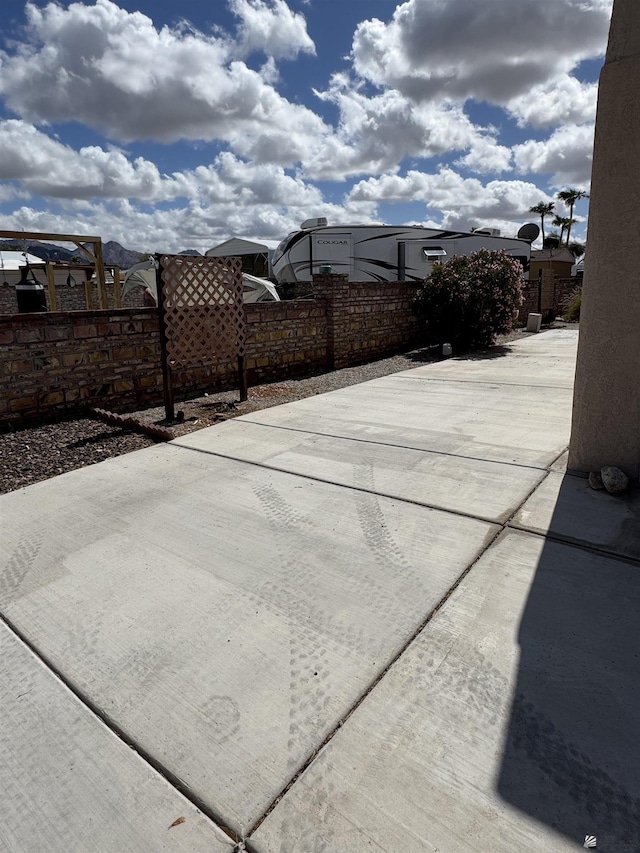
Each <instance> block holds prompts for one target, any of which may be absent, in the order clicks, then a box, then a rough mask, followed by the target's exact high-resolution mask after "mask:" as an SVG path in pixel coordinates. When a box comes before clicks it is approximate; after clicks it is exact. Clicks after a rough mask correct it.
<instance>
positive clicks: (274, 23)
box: [0, 0, 611, 251]
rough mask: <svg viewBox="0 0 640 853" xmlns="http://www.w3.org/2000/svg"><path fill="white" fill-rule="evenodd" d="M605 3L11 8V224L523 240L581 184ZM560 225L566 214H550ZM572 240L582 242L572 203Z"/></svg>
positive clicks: (128, 231) (82, 229)
mask: <svg viewBox="0 0 640 853" xmlns="http://www.w3.org/2000/svg"><path fill="white" fill-rule="evenodd" d="M610 13H611V0H519V2H518V3H517V4H514V3H513V2H512V0H407V2H404V3H400V4H398V3H395V2H392V0H288V2H287V0H208V2H205V0H192V2H189V3H187V4H184V3H183V4H178V3H174V2H159V0H118V2H112V0H97V2H90V3H89V2H86V3H81V2H76V3H58V4H53V3H42V2H34V3H27V4H25V3H24V2H18V0H4V3H3V16H2V23H1V24H0V223H1V224H0V227H1V228H3V229H11V230H21V229H24V230H31V231H34V230H40V231H55V232H70V233H83V234H99V235H101V236H102V238H103V239H104V240H105V241H106V240H111V239H114V240H117V241H118V242H120V243H122V244H123V245H125V246H127V247H128V248H133V249H137V250H139V251H158V250H164V251H179V250H181V249H185V248H196V249H199V250H206V249H207V248H210V247H211V246H213V245H215V244H217V243H219V242H222V241H223V240H225V239H227V238H228V237H230V236H241V237H246V238H253V239H260V240H264V241H266V242H268V243H269V244H271V245H273V244H275V243H277V242H278V241H279V240H280V239H281V238H282V237H283V236H284V235H285V234H287V233H288V232H289V231H291V230H293V229H295V228H296V227H298V225H299V223H300V222H301V221H302V220H303V219H306V218H308V217H312V216H326V217H327V219H328V220H329V222H330V223H335V224H347V223H352V224H356V223H365V222H386V223H389V224H403V223H411V224H428V225H435V226H444V227H453V228H463V229H470V228H471V227H474V226H485V227H486V226H492V227H498V228H500V229H501V231H502V233H503V234H506V235H513V234H515V233H516V231H517V230H518V228H519V226H520V225H521V224H522V223H523V222H525V221H527V220H530V219H532V218H535V217H532V216H531V215H530V214H528V213H527V211H528V209H529V207H531V206H532V205H534V204H536V203H537V202H539V201H551V200H553V199H554V197H555V194H556V193H557V192H558V190H560V189H564V188H567V187H576V188H580V189H587V190H588V185H589V176H590V170H591V148H592V144H593V123H594V118H595V107H596V96H597V79H598V74H599V71H600V68H601V65H602V60H603V56H604V50H605V47H606V37H607V30H608V23H609V17H610ZM556 207H557V212H558V213H559V214H560V215H566V213H567V211H566V210H565V209H563V207H562V205H561V204H559V203H557V204H556ZM574 215H577V218H578V220H579V222H578V224H577V225H576V226H575V228H574V236H576V237H584V235H585V233H586V217H587V202H586V201H585V202H580V203H579V205H578V207H577V208H576V211H575V214H574Z"/></svg>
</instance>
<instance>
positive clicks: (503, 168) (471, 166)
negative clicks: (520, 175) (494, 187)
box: [455, 136, 513, 175]
mask: <svg viewBox="0 0 640 853" xmlns="http://www.w3.org/2000/svg"><path fill="white" fill-rule="evenodd" d="M512 156H513V155H512V152H511V149H510V148H507V147H506V146H505V145H499V144H498V143H497V142H496V140H495V139H494V138H493V137H491V136H478V138H476V139H474V141H473V142H472V144H471V148H470V150H469V152H468V154H465V156H464V157H461V158H460V159H459V160H457V161H456V163H455V165H456V166H463V167H464V168H465V169H468V170H469V171H471V172H475V173H476V174H478V175H489V174H492V173H496V172H509V171H511V168H512V167H511V160H512Z"/></svg>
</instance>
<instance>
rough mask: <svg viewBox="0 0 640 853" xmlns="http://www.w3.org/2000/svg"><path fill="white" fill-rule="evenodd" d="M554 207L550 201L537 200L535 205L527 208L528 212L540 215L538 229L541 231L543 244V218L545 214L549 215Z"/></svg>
mask: <svg viewBox="0 0 640 853" xmlns="http://www.w3.org/2000/svg"><path fill="white" fill-rule="evenodd" d="M554 207H555V205H554V203H553V202H552V201H550V202H548V203H547V202H545V201H539V202H538V203H537V204H536V205H534V206H533V207H530V208H529V213H537V214H538V215H539V217H540V230H541V231H542V245H543V246H544V218H545V216H551V214H552V213H553V208H554Z"/></svg>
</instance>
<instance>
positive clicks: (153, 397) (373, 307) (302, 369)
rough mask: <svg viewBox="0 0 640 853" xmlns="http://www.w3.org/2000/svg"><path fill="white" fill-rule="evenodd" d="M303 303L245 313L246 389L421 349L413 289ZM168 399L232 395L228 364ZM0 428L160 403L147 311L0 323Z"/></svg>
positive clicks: (353, 288)
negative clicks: (221, 393) (228, 392)
mask: <svg viewBox="0 0 640 853" xmlns="http://www.w3.org/2000/svg"><path fill="white" fill-rule="evenodd" d="M313 284H314V292H315V293H316V296H315V297H314V298H309V299H296V300H292V301H283V302H270V303H259V304H255V305H245V312H246V320H247V346H246V362H247V368H248V373H249V383H250V384H256V383H258V382H265V381H274V380H278V379H285V378H287V377H291V376H296V375H297V376H300V375H304V374H309V373H311V372H319V371H321V370H324V369H327V368H331V367H336V368H339V367H346V366H348V365H350V364H357V363H361V362H363V361H368V360H370V359H372V358H376V357H380V356H383V355H387V354H391V353H393V352H398V351H399V350H401V349H403V348H409V347H411V346H414V345H416V344H418V343H420V341H421V337H420V326H419V322H418V319H417V317H416V316H415V314H414V312H413V302H414V299H415V294H416V288H417V286H416V285H415V284H413V283H408V282H407V283H405V282H390V283H381V284H378V283H369V282H364V283H351V284H350V283H348V281H347V277H346V276H336V275H329V276H315V277H314V283H313ZM173 378H174V393H175V395H176V399H181V398H182V399H184V398H186V397H189V396H197V395H199V394H202V393H204V392H205V391H216V390H224V389H230V388H234V387H237V383H238V377H237V373H236V364H235V363H233V362H232V361H230V360H228V361H221V362H220V363H216V362H215V361H213V362H212V363H211V364H208V365H204V366H199V367H194V368H192V369H189V370H184V371H177V372H176V373H174V377H173ZM0 392H1V393H0V423H5V425H6V424H14V425H17V424H20V423H22V422H27V421H34V420H46V419H50V418H55V417H62V416H65V415H67V414H73V413H77V412H78V411H80V410H82V408H84V407H86V406H100V407H102V408H107V409H112V410H115V411H118V412H124V411H132V410H135V409H137V408H143V407H145V406H148V405H157V404H159V403H160V402H162V399H163V397H162V375H161V367H160V335H159V321H158V312H157V309H155V308H123V309H117V310H107V311H59V312H55V313H41V314H17V315H16V314H12V315H4V316H0Z"/></svg>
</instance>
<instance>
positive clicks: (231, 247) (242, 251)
mask: <svg viewBox="0 0 640 853" xmlns="http://www.w3.org/2000/svg"><path fill="white" fill-rule="evenodd" d="M268 252H269V248H268V246H265V245H264V243H254V242H253V241H252V240H243V239H242V238H240V237H232V238H231V239H230V240H225V241H224V243H220V244H219V245H218V246H214V247H213V249H209V250H208V251H207V252H206V253H205V254H206V255H207V256H208V257H210V258H222V257H235V256H237V255H262V254H265V255H266V254H267V253H268Z"/></svg>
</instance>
